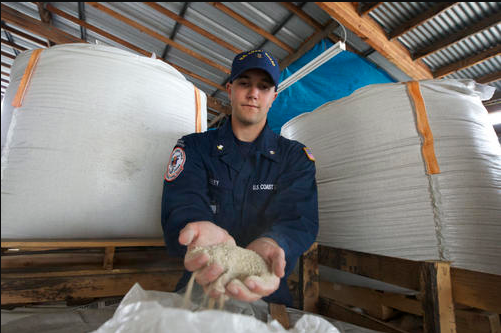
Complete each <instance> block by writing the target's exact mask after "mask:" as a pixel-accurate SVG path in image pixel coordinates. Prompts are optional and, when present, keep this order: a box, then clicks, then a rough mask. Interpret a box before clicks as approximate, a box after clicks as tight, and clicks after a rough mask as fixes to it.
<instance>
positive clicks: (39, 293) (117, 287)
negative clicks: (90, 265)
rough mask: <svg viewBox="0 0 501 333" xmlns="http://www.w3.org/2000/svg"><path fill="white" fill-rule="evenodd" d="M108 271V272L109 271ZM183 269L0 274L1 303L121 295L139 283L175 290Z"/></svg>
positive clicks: (142, 285) (145, 285) (144, 285)
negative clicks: (40, 275)
mask: <svg viewBox="0 0 501 333" xmlns="http://www.w3.org/2000/svg"><path fill="white" fill-rule="evenodd" d="M110 273H111V272H110ZM181 275H182V272H181V271H180V272H172V271H167V270H165V269H164V270H161V269H159V270H157V271H156V272H146V273H135V274H131V273H125V274H100V275H85V276H66V277H54V278H23V279H19V278H14V279H8V278H5V277H4V276H2V279H1V288H2V298H1V304H2V305H6V304H23V303H35V302H48V301H62V300H69V299H81V298H95V297H111V296H123V295H125V294H126V293H127V292H128V291H129V290H130V288H131V287H132V286H133V285H134V284H135V283H139V284H140V285H141V287H142V288H143V289H146V290H151V289H152V290H158V291H169V292H171V291H174V288H175V286H176V284H177V282H178V280H179V278H180V277H181Z"/></svg>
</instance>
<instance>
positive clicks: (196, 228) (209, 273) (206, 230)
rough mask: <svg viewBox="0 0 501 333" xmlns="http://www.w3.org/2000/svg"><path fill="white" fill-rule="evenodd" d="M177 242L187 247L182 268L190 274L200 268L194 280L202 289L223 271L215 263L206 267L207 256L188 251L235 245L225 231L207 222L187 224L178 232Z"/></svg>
mask: <svg viewBox="0 0 501 333" xmlns="http://www.w3.org/2000/svg"><path fill="white" fill-rule="evenodd" d="M178 240H179V243H180V244H181V245H186V246H188V252H187V253H186V255H185V257H184V267H185V268H186V269H187V270H188V271H190V272H194V271H197V270H199V269H201V268H202V269H201V270H200V271H199V272H198V273H197V276H196V277H195V280H196V281H197V283H198V284H200V285H201V286H203V287H204V288H205V287H207V285H208V284H209V283H211V282H213V281H215V280H216V279H217V278H218V277H219V276H220V275H221V274H222V273H223V272H224V269H223V267H221V266H220V265H218V264H216V263H214V264H212V265H210V266H206V265H207V263H208V262H209V256H208V255H207V254H205V253H200V254H196V255H191V254H190V253H189V252H190V250H191V249H193V248H195V247H197V246H210V245H216V244H220V243H226V242H230V244H233V245H235V244H236V243H235V240H234V239H233V237H231V235H230V234H229V233H228V232H227V231H226V230H224V229H223V228H221V227H218V226H217V225H215V224H214V223H212V222H209V221H198V222H191V223H188V224H187V225H186V226H185V227H184V228H183V229H182V230H181V231H180V232H179V238H178ZM205 266H206V267H205Z"/></svg>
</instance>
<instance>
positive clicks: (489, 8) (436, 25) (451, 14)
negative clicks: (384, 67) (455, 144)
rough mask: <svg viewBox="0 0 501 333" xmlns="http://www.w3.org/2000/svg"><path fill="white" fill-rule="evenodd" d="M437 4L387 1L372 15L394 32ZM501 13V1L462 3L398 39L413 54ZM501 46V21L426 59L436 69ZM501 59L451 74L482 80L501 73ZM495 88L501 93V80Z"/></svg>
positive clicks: (498, 57)
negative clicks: (481, 78) (483, 77)
mask: <svg viewBox="0 0 501 333" xmlns="http://www.w3.org/2000/svg"><path fill="white" fill-rule="evenodd" d="M436 4H437V3H435V2H409V3H404V2H385V3H383V4H382V5H381V6H379V7H377V8H376V9H374V10H373V11H372V12H371V13H370V14H369V15H370V16H371V17H372V18H374V20H375V21H376V22H378V23H379V24H380V25H381V26H382V27H383V29H384V30H385V31H386V32H391V31H393V30H394V29H395V28H396V27H398V26H399V25H400V24H403V23H405V22H406V21H408V20H410V19H411V18H412V17H415V16H417V15H419V14H420V13H422V12H424V11H426V10H428V9H430V8H432V7H433V6H435V5H436ZM499 12H501V2H458V3H456V4H455V5H453V6H452V7H449V8H448V9H446V10H444V11H442V12H441V13H439V14H438V15H436V16H434V17H432V18H431V19H429V20H428V21H426V22H425V23H423V24H421V25H419V26H417V27H415V28H414V29H412V30H410V31H408V32H406V33H405V34H403V35H402V36H400V37H398V40H399V41H400V42H401V43H402V44H403V45H404V46H405V47H406V48H407V49H408V50H409V51H410V52H411V53H413V52H415V51H416V50H419V49H421V48H424V47H427V46H429V45H432V44H434V43H435V42H437V41H438V40H440V39H443V38H446V37H447V36H449V35H451V34H452V33H455V32H457V31H461V30H464V29H466V28H467V27H468V26H471V25H473V24H475V23H477V22H479V21H480V20H482V19H484V18H485V17H488V16H490V15H493V14H495V13H499ZM498 44H501V22H500V23H498V24H497V25H495V26H492V27H490V28H488V29H486V30H483V31H480V32H478V33H476V34H474V35H472V36H470V37H467V38H465V39H463V40H460V41H459V42H457V43H455V44H453V45H450V46H448V47H445V48H444V49H442V50H439V51H437V52H434V53H432V54H430V55H428V56H426V57H424V58H423V59H422V60H423V62H424V63H425V64H426V65H427V66H428V67H429V68H430V69H431V70H432V71H435V70H437V69H438V68H440V67H442V66H445V65H448V64H450V63H453V62H457V61H460V60H462V59H464V58H466V57H468V56H470V55H473V54H477V53H479V52H481V51H483V50H485V49H488V48H489V47H492V46H495V45H498ZM500 62H501V59H500V56H499V55H498V56H496V57H494V58H491V59H488V60H486V61H485V62H483V63H481V64H477V65H474V66H471V67H469V68H466V69H463V70H460V71H458V72H456V73H453V74H450V75H447V76H445V77H450V78H456V79H458V78H479V77H482V76H485V75H487V74H490V73H493V72H496V71H499V70H500V69H501V66H500ZM491 85H493V86H495V87H496V88H497V89H500V90H501V80H498V81H496V82H492V83H491Z"/></svg>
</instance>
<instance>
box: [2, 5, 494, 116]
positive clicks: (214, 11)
mask: <svg viewBox="0 0 501 333" xmlns="http://www.w3.org/2000/svg"><path fill="white" fill-rule="evenodd" d="M3 4H7V5H8V7H10V8H13V9H15V10H17V11H19V12H21V13H24V14H26V15H29V16H30V17H32V18H34V19H37V20H40V15H39V12H38V7H37V5H35V4H34V3H31V2H17V3H16V2H9V3H3ZM49 4H50V5H52V6H54V7H56V8H58V9H59V10H62V11H64V12H66V13H68V14H69V15H71V16H73V17H76V18H78V16H79V12H78V3H77V2H51V3H49ZM156 4H158V5H160V6H162V7H163V8H166V9H168V10H170V11H171V12H173V13H175V14H177V15H179V14H182V17H183V18H184V19H185V20H187V21H189V22H191V23H193V24H195V25H196V26H198V27H200V28H202V29H204V30H206V31H207V32H209V33H210V34H212V35H214V36H216V37H217V38H220V39H222V40H224V41H225V42H227V43H229V44H231V45H232V46H233V47H234V48H236V49H239V50H248V49H251V48H256V47H261V48H264V49H266V50H268V51H269V52H271V53H272V54H274V55H275V57H277V59H279V60H283V59H284V58H286V57H287V56H288V55H289V54H290V52H288V51H287V50H286V49H284V47H283V46H279V45H277V44H276V43H274V42H272V41H270V40H267V39H266V38H265V37H263V36H261V35H260V34H259V33H257V32H255V31H253V30H252V29H250V28H248V27H247V26H245V25H243V24H242V23H240V22H239V21H237V20H236V19H234V18H233V17H231V16H229V15H228V14H227V13H225V12H223V11H222V10H221V9H219V8H216V7H215V6H214V5H212V4H211V3H206V2H189V3H184V2H161V3H156ZM222 4H223V5H225V6H226V7H228V8H229V9H230V10H232V11H234V12H236V13H238V14H239V15H241V16H242V17H244V18H245V19H246V20H248V21H250V22H252V23H253V24H254V25H256V26H258V27H259V28H261V29H263V30H265V31H267V32H269V33H271V34H272V35H274V36H275V37H276V38H278V39H279V40H280V41H282V42H283V43H285V44H287V45H288V46H289V47H290V48H291V49H293V50H296V49H298V48H299V46H301V44H302V43H304V41H305V40H306V39H307V38H309V37H310V36H312V34H314V33H315V32H316V29H315V28H314V27H312V26H311V25H310V24H308V23H306V22H305V21H304V20H303V19H301V18H299V17H298V16H297V15H295V14H294V13H292V12H291V11H289V9H287V8H286V7H285V6H284V5H283V4H281V3H276V2H224V3H222ZM293 4H295V5H296V6H298V7H300V8H301V10H303V11H304V12H305V13H306V14H307V15H309V16H310V17H312V18H313V19H314V20H315V21H316V22H317V23H318V24H319V25H325V24H327V23H328V22H329V20H330V16H329V15H328V14H327V13H326V12H325V11H323V10H322V9H321V8H319V7H318V6H317V5H316V4H315V3H310V2H306V3H303V2H295V3H293ZM437 4H439V3H438V2H383V3H381V4H380V5H379V6H378V7H376V8H375V9H373V10H372V11H371V12H370V13H369V14H368V15H369V16H370V17H371V18H373V19H374V20H375V21H376V22H377V23H378V24H379V25H381V27H382V28H383V30H384V31H386V32H387V33H390V32H392V31H393V30H394V29H395V28H397V27H398V26H400V25H401V24H404V23H406V22H408V21H409V20H411V19H412V18H414V17H416V16H418V15H419V14H421V13H423V12H425V11H427V10H429V9H430V8H433V7H434V6H435V5H437ZM103 5H104V6H105V7H107V8H109V9H111V10H113V11H115V12H117V13H119V14H121V15H123V16H125V17H127V18H129V19H131V20H133V21H135V22H138V23H140V24H141V25H143V26H145V27H146V28H148V29H150V30H151V31H153V32H155V33H157V34H159V35H161V36H164V37H167V38H171V39H172V40H173V41H174V42H176V43H178V45H180V46H181V47H185V48H187V49H189V50H191V51H193V52H196V53H198V54H199V55H201V56H203V57H204V58H207V59H209V60H210V61H212V62H213V63H215V64H218V65H221V66H223V67H224V68H225V69H227V70H228V71H229V69H230V68H231V62H232V60H233V57H234V56H235V52H234V50H230V49H228V48H226V47H224V46H221V45H219V44H217V43H215V42H214V41H213V40H211V39H210V38H207V37H204V36H202V35H201V34H199V33H198V32H195V31H193V30H192V29H191V28H189V27H187V26H185V25H182V24H178V23H177V22H176V21H175V20H174V19H172V18H170V17H167V16H166V15H164V14H162V13H160V12H159V11H157V10H155V9H153V8H152V7H150V6H148V5H147V4H146V3H142V2H127V3H125V2H108V3H103ZM183 9H185V11H184V12H183ZM499 12H501V3H500V2H479V3H473V2H460V3H456V4H455V5H454V6H452V7H450V8H448V9H446V10H444V11H442V12H441V13H440V14H438V15H436V16H435V17H432V18H431V19H429V20H428V21H426V22H425V23H422V24H420V25H419V26H417V27H415V28H413V29H412V30H410V31H408V32H406V33H405V34H403V35H401V36H400V37H398V38H397V40H398V41H399V42H401V43H402V44H403V45H404V46H405V47H406V48H407V49H408V50H409V51H410V53H411V54H412V53H414V52H415V51H416V50H419V49H420V48H423V47H426V46H428V45H431V44H434V43H435V42H436V41H438V40H439V39H441V38H444V37H446V36H448V35H450V34H452V33H454V32H457V31H460V30H462V29H465V28H466V27H468V26H471V25H472V24H474V23H476V22H479V21H480V20H482V19H484V18H486V17H488V16H491V15H493V14H495V13H499ZM52 17H53V25H54V27H56V28H58V29H61V30H63V31H65V32H67V33H69V34H71V35H73V36H78V37H80V35H81V32H80V31H81V28H80V26H79V25H78V24H76V23H73V22H71V21H69V20H67V19H65V18H63V17H61V16H59V15H54V14H53V15H52ZM85 21H86V22H87V23H89V24H91V25H94V26H96V27H98V28H100V29H103V30H105V31H106V32H108V33H110V34H112V35H114V36H116V37H118V38H120V39H123V40H125V41H127V42H129V43H131V44H133V45H135V46H137V47H139V48H141V49H143V50H146V51H148V52H153V53H155V55H156V56H157V57H162V55H163V54H164V52H165V51H166V50H168V52H167V55H166V56H165V58H164V59H165V60H166V61H168V62H170V63H172V64H175V65H177V66H180V67H182V68H184V69H186V70H187V71H189V72H192V73H195V74H198V75H200V76H201V77H203V78H205V79H207V80H210V81H212V82H213V83H214V84H217V85H219V86H221V85H224V84H225V82H226V80H227V78H228V76H229V75H228V74H227V73H225V72H224V71H223V70H221V69H218V68H216V67H214V66H212V65H209V64H207V63H205V62H203V61H201V60H199V59H196V58H194V57H192V56H190V55H188V54H186V53H184V52H183V51H181V50H179V49H178V48H176V47H173V46H168V47H167V46H166V43H165V42H164V41H162V40H159V39H156V38H154V37H152V36H151V35H149V34H147V33H146V32H143V31H141V30H139V29H138V28H135V27H132V26H131V25H129V24H126V23H124V22H122V21H120V20H118V19H116V18H114V17H112V16H110V15H109V14H107V13H104V12H103V11H101V10H98V9H96V8H94V7H93V6H91V5H89V4H86V5H85ZM19 30H22V29H19ZM22 31H24V30H22ZM24 32H26V33H27V34H28V35H31V36H34V37H36V38H37V39H43V38H41V37H40V36H36V35H34V34H32V33H30V32H28V31H24ZM334 34H336V35H338V36H342V37H344V36H343V34H344V32H343V30H342V29H341V28H337V29H335V30H334ZM2 38H3V39H6V34H5V31H3V30H2ZM14 38H15V43H16V44H18V45H20V46H22V47H25V48H28V49H34V48H39V47H40V46H39V45H37V44H36V43H33V42H30V41H26V40H24V39H23V38H19V37H17V36H15V37H14ZM87 41H88V42H90V43H96V42H97V43H103V44H107V45H111V46H115V47H118V48H121V49H126V50H128V51H130V52H133V53H137V52H136V51H133V50H130V49H128V48H126V47H125V46H123V45H121V44H119V43H117V42H115V41H113V40H111V39H108V38H107V37H104V36H101V35H99V34H98V33H96V32H93V31H91V30H90V29H87ZM347 42H348V45H351V46H352V47H353V48H354V49H355V50H357V51H358V52H359V53H361V54H365V55H366V57H367V59H368V60H370V61H373V62H374V63H375V64H376V65H378V66H379V67H381V68H384V69H385V70H386V71H388V73H389V74H390V75H391V76H393V77H394V78H396V79H397V80H407V79H408V78H409V77H408V75H406V74H405V73H403V72H402V71H401V70H400V69H398V68H397V67H396V66H395V65H394V64H392V63H391V62H389V61H387V60H386V59H384V57H382V56H381V55H380V54H379V53H378V52H375V51H374V50H373V49H372V48H371V47H370V46H369V45H368V44H366V43H365V41H364V40H363V39H361V38H359V37H358V36H356V35H355V34H354V33H353V32H351V31H349V30H348V31H347ZM500 42H501V23H499V24H497V25H494V26H492V27H490V28H488V29H485V30H483V31H481V32H479V33H476V34H475V35H473V36H470V37H467V38H465V39H464V40H461V41H459V42H458V43H456V44H453V45H451V46H448V47H445V48H443V49H442V50H439V51H437V52H434V53H432V54H430V55H428V56H425V57H424V58H423V59H422V61H423V62H424V63H425V64H426V65H427V66H429V68H430V69H431V70H432V71H434V70H436V69H438V68H440V67H442V66H445V65H448V64H450V63H452V62H457V61H460V60H462V59H464V58H466V57H468V56H471V55H473V54H476V53H478V52H480V51H483V50H485V49H486V48H488V47H492V46H496V45H499V44H500ZM2 51H5V52H7V53H9V54H13V52H12V48H11V47H9V46H5V45H3V44H2ZM2 62H4V63H7V64H11V63H12V59H9V58H7V57H3V56H2ZM500 65H501V59H500V56H499V55H498V56H495V57H493V58H491V59H488V60H486V61H483V62H481V63H479V64H476V65H474V66H471V67H469V68H466V69H463V70H459V71H457V72H456V73H452V74H449V75H447V76H446V77H451V78H479V77H482V76H485V75H488V74H492V73H494V72H498V71H499V70H500V69H501V66H500ZM2 71H4V70H2ZM185 76H186V77H187V78H188V79H189V80H190V81H192V82H193V83H194V84H195V85H197V86H198V87H199V88H200V89H202V90H203V91H204V92H205V93H206V94H207V95H209V96H213V97H216V98H217V99H220V100H221V101H223V102H228V98H227V96H226V92H224V91H221V90H218V89H217V88H216V87H214V86H213V85H211V84H208V83H206V82H202V81H201V80H199V79H197V78H194V77H192V76H189V75H185ZM2 77H4V76H2ZM491 85H493V86H495V87H497V88H498V89H500V90H501V81H500V80H498V81H496V82H492V83H491ZM210 117H212V116H210Z"/></svg>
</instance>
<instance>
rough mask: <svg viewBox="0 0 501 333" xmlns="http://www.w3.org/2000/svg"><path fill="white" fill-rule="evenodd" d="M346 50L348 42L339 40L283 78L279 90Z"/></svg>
mask: <svg viewBox="0 0 501 333" xmlns="http://www.w3.org/2000/svg"><path fill="white" fill-rule="evenodd" d="M345 50H346V44H345V43H344V42H342V41H339V42H337V43H336V44H334V45H332V46H331V47H329V48H328V49H327V50H325V51H324V52H322V54H320V55H318V56H317V57H316V58H315V59H313V60H312V61H310V62H309V63H307V64H306V65H304V66H303V67H301V68H300V69H299V70H297V71H296V72H295V73H294V74H292V75H291V76H289V77H288V78H287V79H285V80H283V81H282V82H281V83H280V84H279V85H278V92H281V91H282V90H285V89H287V88H288V87H290V86H292V85H293V84H294V83H296V82H297V81H299V80H300V79H302V78H303V77H305V76H306V75H308V74H310V73H311V72H313V71H314V70H315V69H317V68H318V67H320V66H322V65H323V64H324V63H325V62H327V61H328V60H330V59H331V58H333V57H335V56H336V55H337V54H338V53H339V52H341V51H345Z"/></svg>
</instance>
